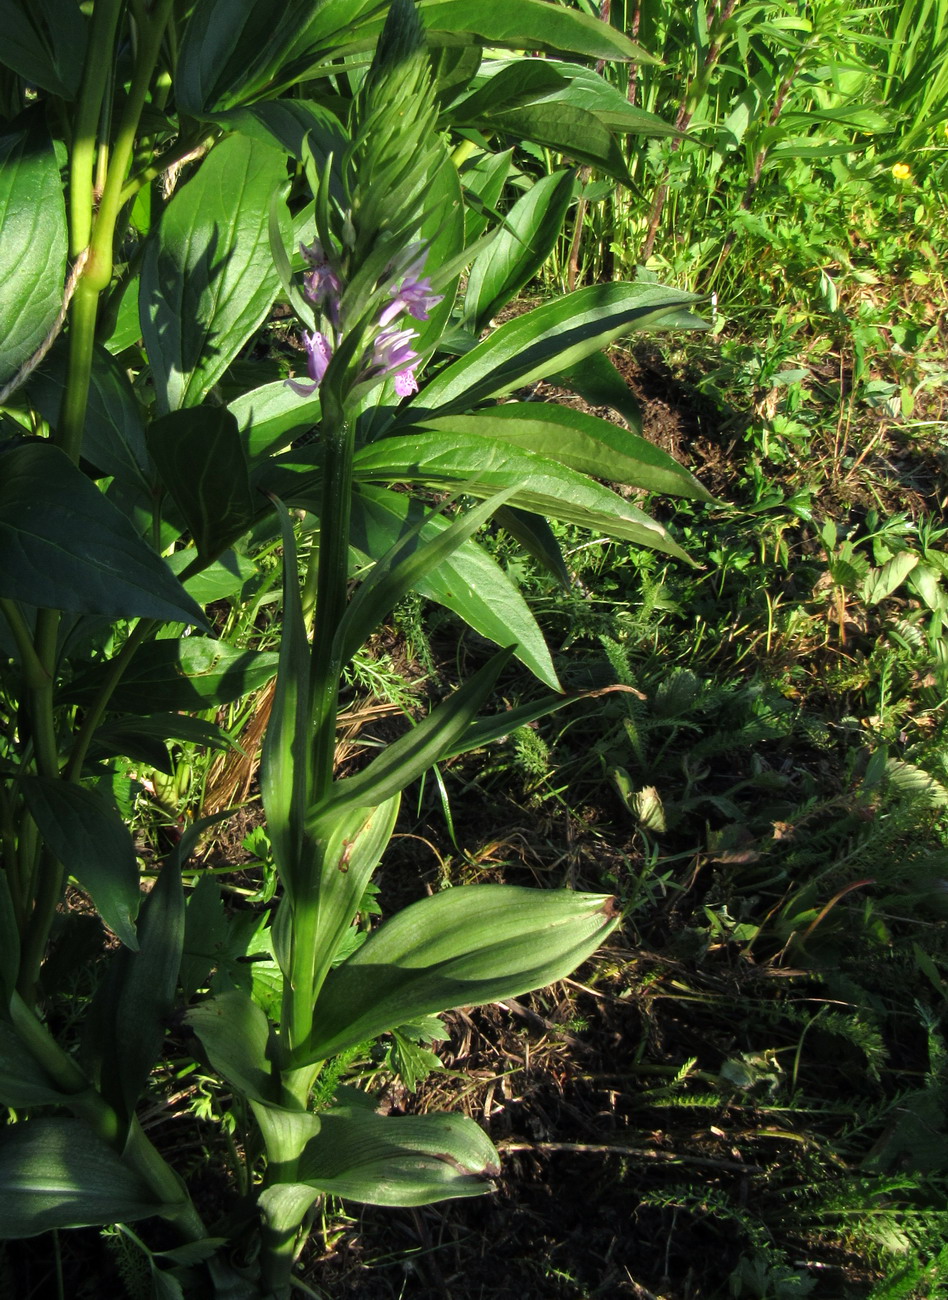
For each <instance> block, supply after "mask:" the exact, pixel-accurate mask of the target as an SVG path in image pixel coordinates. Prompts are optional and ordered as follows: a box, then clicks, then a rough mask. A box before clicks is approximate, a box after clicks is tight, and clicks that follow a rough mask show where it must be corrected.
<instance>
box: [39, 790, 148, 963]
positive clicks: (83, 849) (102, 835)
mask: <svg viewBox="0 0 948 1300" xmlns="http://www.w3.org/2000/svg"><path fill="white" fill-rule="evenodd" d="M23 793H24V795H25V797H26V802H27V806H28V807H29V810H30V813H31V814H32V816H33V820H34V821H35V822H36V824H37V826H38V827H39V831H40V834H41V835H42V836H43V839H44V840H45V841H46V843H47V845H48V846H49V848H50V850H51V851H52V852H53V854H54V855H55V856H56V857H57V858H58V859H59V861H60V862H61V863H62V864H63V866H64V867H65V868H66V870H67V871H68V872H69V874H70V876H72V877H73V878H74V879H75V880H77V881H78V882H79V884H80V885H81V887H82V888H83V889H84V890H85V891H86V893H87V894H89V896H90V897H91V898H92V901H93V903H95V907H96V911H97V912H98V913H99V915H100V916H101V917H102V920H103V921H104V922H105V924H106V925H107V926H108V927H109V929H110V930H113V931H114V932H115V933H116V934H117V935H118V937H119V938H120V939H121V940H122V942H123V943H124V944H125V945H126V947H128V948H133V949H136V948H137V947H138V938H137V936H136V934H135V918H136V916H137V915H138V907H139V903H140V902H141V890H140V884H139V872H138V859H137V857H136V856H135V845H134V843H133V842H132V836H131V833H130V832H129V829H128V827H127V826H126V825H125V823H124V822H123V821H122V820H121V818H120V817H119V815H118V813H116V812H115V811H113V810H112V809H111V808H109V806H108V805H107V804H106V803H105V802H104V800H103V799H101V798H100V796H99V795H98V794H97V793H96V791H95V790H87V789H85V788H84V787H83V786H78V785H71V784H70V783H69V782H67V781H51V780H47V779H46V778H44V777H39V776H34V777H24V778H23Z"/></svg>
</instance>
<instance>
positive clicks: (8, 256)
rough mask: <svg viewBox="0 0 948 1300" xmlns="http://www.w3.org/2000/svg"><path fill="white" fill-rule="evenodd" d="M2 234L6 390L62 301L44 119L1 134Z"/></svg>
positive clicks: (60, 218)
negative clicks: (41, 121) (26, 126)
mask: <svg viewBox="0 0 948 1300" xmlns="http://www.w3.org/2000/svg"><path fill="white" fill-rule="evenodd" d="M5 7H6V6H2V5H0V31H2V32H3V42H4V49H3V52H2V53H0V58H3V57H4V55H6V54H7V52H8V51H9V49H10V46H9V44H8V42H9V40H10V35H11V34H10V29H9V26H8V25H6V24H5V23H4V22H3V21H2V20H3V18H4V17H6V18H7V19H10V18H11V15H9V14H7V15H5V14H4V12H3V11H4V8H5ZM17 21H19V22H22V23H26V22H27V21H28V20H27V19H26V18H25V16H24V17H21V18H18V19H17ZM0 228H2V230H3V238H2V239H0V388H2V387H3V385H4V384H6V382H7V381H8V380H9V379H11V378H12V377H13V375H15V374H16V372H17V370H18V369H19V368H20V366H21V365H22V363H23V362H24V361H26V360H27V359H28V358H29V357H31V356H32V355H33V353H34V352H35V351H36V350H37V348H38V347H39V346H40V344H41V343H42V342H43V340H44V338H45V337H46V334H47V332H48V331H49V328H50V326H51V325H52V324H53V322H54V321H55V319H56V316H57V314H58V312H59V309H60V307H61V306H62V300H63V288H64V281H65V275H64V271H65V265H66V206H65V203H64V202H63V190H62V185H61V184H60V180H59V165H58V163H57V162H56V154H55V152H54V150H53V146H52V142H51V141H50V139H49V136H48V135H47V134H46V132H45V131H44V129H43V127H42V125H41V124H40V122H39V120H38V119H36V120H34V121H33V123H32V125H31V126H30V127H28V128H27V129H25V130H22V131H17V132H14V133H11V134H8V135H5V136H0Z"/></svg>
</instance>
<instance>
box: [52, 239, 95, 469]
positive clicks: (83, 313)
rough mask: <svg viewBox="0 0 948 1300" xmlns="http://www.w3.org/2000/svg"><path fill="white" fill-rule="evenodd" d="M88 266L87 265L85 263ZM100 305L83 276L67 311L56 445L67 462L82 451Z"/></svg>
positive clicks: (75, 459) (75, 458)
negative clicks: (66, 345) (64, 368)
mask: <svg viewBox="0 0 948 1300" xmlns="http://www.w3.org/2000/svg"><path fill="white" fill-rule="evenodd" d="M86 265H87V266H88V263H87V264H86ZM98 304H99V291H98V289H95V288H93V287H92V285H91V284H90V283H89V281H88V280H87V279H86V277H85V273H83V275H82V276H80V278H79V283H78V284H77V285H76V292H75V294H74V295H73V299H72V303H71V304H70V308H69V363H68V369H67V372H66V391H65V393H64V394H63V404H62V409H61V411H60V414H59V427H58V428H57V430H56V438H55V440H56V442H57V443H58V444H59V446H60V447H61V448H62V449H63V451H64V452H65V453H66V455H67V456H68V457H69V459H70V460H71V461H72V462H73V463H74V464H78V463H79V456H80V453H81V451H82V434H83V429H84V427H85V422H86V406H87V404H88V401H89V385H90V383H91V380H92V353H93V347H94V344H95V318H96V311H97V308H98Z"/></svg>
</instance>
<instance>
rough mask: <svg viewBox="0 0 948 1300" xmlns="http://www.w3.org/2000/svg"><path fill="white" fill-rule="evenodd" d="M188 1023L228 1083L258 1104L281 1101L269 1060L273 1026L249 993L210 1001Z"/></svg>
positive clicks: (239, 992) (192, 1011) (237, 992)
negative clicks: (268, 1049) (259, 1102)
mask: <svg viewBox="0 0 948 1300" xmlns="http://www.w3.org/2000/svg"><path fill="white" fill-rule="evenodd" d="M186 1020H187V1023H188V1025H189V1026H190V1027H191V1029H192V1030H193V1031H194V1033H195V1034H197V1036H198V1038H200V1040H201V1044H202V1046H203V1048H204V1050H205V1052H207V1055H208V1059H209V1060H210V1062H211V1064H212V1065H213V1067H214V1069H215V1070H217V1071H218V1072H219V1073H220V1075H221V1076H222V1077H223V1079H224V1080H225V1082H227V1083H229V1084H230V1085H231V1087H233V1088H236V1089H237V1090H238V1091H239V1092H240V1093H241V1095H242V1096H245V1097H249V1098H252V1099H253V1100H254V1101H263V1102H266V1101H270V1102H276V1101H279V1099H280V1084H279V1080H278V1078H277V1077H276V1076H275V1074H274V1072H273V1067H272V1065H271V1063H270V1061H269V1060H268V1058H267V1048H268V1046H269V1040H270V1026H269V1023H268V1021H267V1018H266V1016H265V1015H264V1013H263V1012H262V1011H261V1009H260V1008H259V1007H258V1006H257V1004H256V1003H255V1002H253V1001H251V999H250V998H249V997H248V996H247V994H246V993H244V992H243V991H242V990H240V989H232V990H231V991H230V992H228V993H221V994H220V995H219V996H218V997H215V998H208V999H207V1000H206V1001H204V1002H200V1003H198V1005H197V1006H196V1007H192V1008H191V1009H190V1011H188V1013H187V1017H186Z"/></svg>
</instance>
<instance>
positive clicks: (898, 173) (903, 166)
mask: <svg viewBox="0 0 948 1300" xmlns="http://www.w3.org/2000/svg"><path fill="white" fill-rule="evenodd" d="M892 175H893V176H894V177H895V179H896V180H897V181H910V180H911V179H912V169H911V167H910V166H909V165H908V163H896V164H895V166H894V167H893V168H892Z"/></svg>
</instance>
